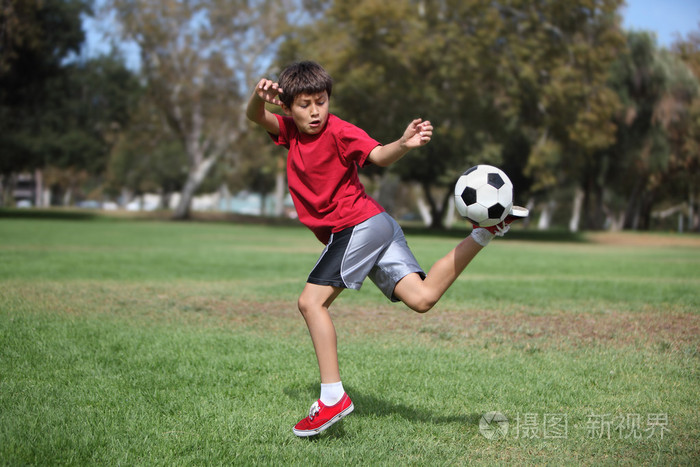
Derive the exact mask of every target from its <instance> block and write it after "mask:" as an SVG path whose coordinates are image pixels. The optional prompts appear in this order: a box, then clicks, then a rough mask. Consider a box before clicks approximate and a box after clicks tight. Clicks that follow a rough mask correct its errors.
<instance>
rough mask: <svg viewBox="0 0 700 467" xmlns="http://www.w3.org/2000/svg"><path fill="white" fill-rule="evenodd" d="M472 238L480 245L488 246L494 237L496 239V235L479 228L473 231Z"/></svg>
mask: <svg viewBox="0 0 700 467" xmlns="http://www.w3.org/2000/svg"><path fill="white" fill-rule="evenodd" d="M471 237H472V238H473V239H474V241H475V242H476V243H478V244H479V245H481V246H486V245H488V244H489V242H490V241H491V240H493V237H495V235H494V234H492V233H491V232H489V231H488V230H486V229H484V228H481V227H477V228H475V229H474V230H472V234H471Z"/></svg>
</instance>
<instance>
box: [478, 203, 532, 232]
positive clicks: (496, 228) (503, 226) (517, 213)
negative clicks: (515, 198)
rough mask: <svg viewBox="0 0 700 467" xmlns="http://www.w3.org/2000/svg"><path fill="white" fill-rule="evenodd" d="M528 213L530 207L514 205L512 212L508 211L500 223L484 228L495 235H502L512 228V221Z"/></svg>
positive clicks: (523, 217) (524, 216) (522, 217)
mask: <svg viewBox="0 0 700 467" xmlns="http://www.w3.org/2000/svg"><path fill="white" fill-rule="evenodd" d="M528 214H530V210H529V209H527V208H523V207H520V206H513V207H512V208H510V212H509V213H508V215H507V216H506V218H505V219H503V221H502V222H501V223H500V224H496V225H492V226H491V227H482V228H483V229H486V230H488V231H489V232H491V233H492V234H494V235H497V236H499V237H502V236H504V235H505V234H506V232H508V231H509V230H510V223H511V222H513V221H517V220H518V219H525V218H526V217H527V216H528ZM477 227H478V226H477Z"/></svg>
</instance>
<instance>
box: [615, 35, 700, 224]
mask: <svg viewBox="0 0 700 467" xmlns="http://www.w3.org/2000/svg"><path fill="white" fill-rule="evenodd" d="M627 43H628V47H629V52H628V53H626V54H623V55H621V56H620V58H619V59H618V60H617V62H616V63H615V64H614V66H613V68H612V73H611V79H610V85H611V86H612V88H613V89H615V91H616V92H617V94H618V96H619V97H620V99H621V101H622V102H623V104H624V107H623V109H622V110H621V112H620V113H619V114H618V115H617V116H616V119H615V121H616V123H617V127H618V131H617V135H616V143H615V145H614V146H612V147H611V148H610V149H609V154H610V156H611V157H610V159H609V161H610V164H609V167H608V170H607V172H606V173H605V174H604V179H603V180H604V183H605V184H606V186H609V187H614V193H615V194H616V195H617V196H618V197H619V198H620V199H621V200H624V201H626V205H625V206H623V215H622V216H621V217H622V226H623V227H624V228H627V229H649V228H650V227H651V211H652V207H653V206H654V205H655V204H658V203H659V202H660V201H661V200H662V199H663V198H664V196H668V195H670V194H671V193H672V191H674V190H675V189H676V188H677V187H678V186H679V184H678V182H679V180H682V179H685V181H684V183H682V186H684V187H687V186H688V183H689V181H690V180H691V179H692V175H691V176H688V174H692V173H693V171H692V169H693V167H697V151H696V148H697V146H696V145H695V144H696V143H695V142H694V139H695V137H694V136H693V133H694V131H695V130H694V128H697V127H696V125H697V124H696V123H694V122H695V120H696V119H697V113H696V112H697V110H696V109H695V107H694V104H693V102H694V101H696V100H697V98H698V81H697V78H696V77H695V76H694V75H693V74H692V72H691V71H690V69H689V68H688V67H687V66H686V65H685V64H683V63H682V62H681V61H680V60H679V59H678V58H677V57H676V56H675V55H673V54H671V53H669V52H668V51H666V50H659V49H658V48H657V46H656V42H655V39H654V37H653V36H652V35H651V34H649V33H646V32H632V33H629V34H628V37H627ZM688 170H690V172H687V171H688ZM686 190H687V188H686ZM675 198H676V199H677V198H678V193H675Z"/></svg>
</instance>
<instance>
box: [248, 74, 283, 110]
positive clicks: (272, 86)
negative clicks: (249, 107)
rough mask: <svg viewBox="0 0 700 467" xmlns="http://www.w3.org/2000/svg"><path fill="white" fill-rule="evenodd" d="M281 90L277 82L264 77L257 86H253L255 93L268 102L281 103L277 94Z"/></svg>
mask: <svg viewBox="0 0 700 467" xmlns="http://www.w3.org/2000/svg"><path fill="white" fill-rule="evenodd" d="M283 92H284V91H282V88H280V85H279V84H278V83H275V82H274V81H272V80H269V79H266V78H263V79H261V80H260V81H259V82H258V84H257V86H255V94H257V95H258V97H259V98H260V99H262V100H264V101H265V102H269V103H270V104H275V105H282V101H280V100H279V99H278V98H277V96H278V95H279V94H282V93H283Z"/></svg>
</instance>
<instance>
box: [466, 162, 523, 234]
mask: <svg viewBox="0 0 700 467" xmlns="http://www.w3.org/2000/svg"><path fill="white" fill-rule="evenodd" d="M455 207H456V208H457V211H458V212H459V214H460V215H461V216H462V217H464V218H465V219H467V220H468V221H469V222H471V223H472V224H477V225H479V226H480V227H491V226H493V225H496V224H498V223H500V222H502V221H503V219H505V218H506V216H507V215H508V213H509V212H510V209H511V208H512V207H513V184H512V183H511V181H510V179H509V178H508V175H506V174H505V172H503V171H502V170H501V169H499V168H498V167H494V166H492V165H477V166H474V167H472V168H471V169H469V170H467V171H466V172H464V173H463V174H462V175H460V177H459V179H457V183H456V184H455Z"/></svg>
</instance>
